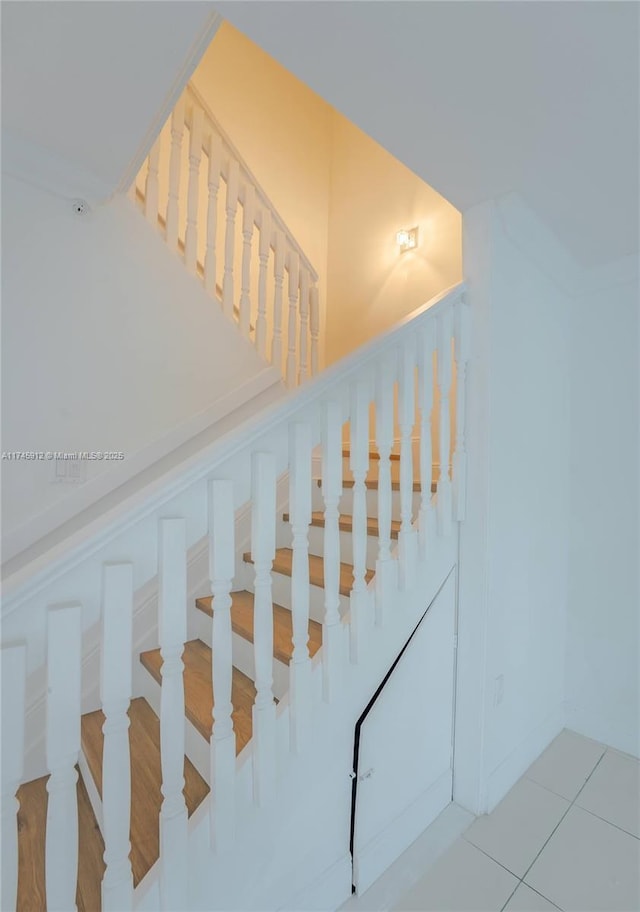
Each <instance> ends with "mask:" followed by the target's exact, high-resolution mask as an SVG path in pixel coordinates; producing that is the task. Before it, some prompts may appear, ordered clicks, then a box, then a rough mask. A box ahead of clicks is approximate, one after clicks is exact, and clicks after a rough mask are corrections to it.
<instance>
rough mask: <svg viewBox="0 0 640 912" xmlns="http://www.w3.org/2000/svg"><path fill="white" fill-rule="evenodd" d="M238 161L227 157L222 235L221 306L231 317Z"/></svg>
mask: <svg viewBox="0 0 640 912" xmlns="http://www.w3.org/2000/svg"><path fill="white" fill-rule="evenodd" d="M239 179H240V176H239V168H238V162H237V161H236V160H235V158H230V159H229V171H228V175H227V202H226V215H227V226H226V232H225V236H224V277H223V279H222V307H223V310H224V312H225V313H226V314H227V315H228V316H229V317H231V318H232V319H233V316H234V313H233V298H234V292H233V253H234V249H235V232H236V212H237V210H238V182H239Z"/></svg>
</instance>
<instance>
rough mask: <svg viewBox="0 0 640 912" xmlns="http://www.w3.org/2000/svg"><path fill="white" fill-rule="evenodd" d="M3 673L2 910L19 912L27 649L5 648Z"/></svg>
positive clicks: (1, 657)
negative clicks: (20, 792) (19, 818)
mask: <svg viewBox="0 0 640 912" xmlns="http://www.w3.org/2000/svg"><path fill="white" fill-rule="evenodd" d="M0 662H1V663H2V664H1V666H0V670H1V671H2V742H1V745H0V747H1V750H2V766H1V767H0V773H1V774H2V853H1V859H2V892H1V894H0V897H1V905H0V908H2V909H15V908H16V898H17V895H18V821H17V813H18V810H19V807H20V805H19V803H18V799H17V798H16V792H17V790H18V787H19V785H20V782H21V781H22V776H23V772H24V716H25V710H26V704H25V688H26V675H27V648H26V646H24V645H18V646H5V647H4V648H3V649H2V650H1V651H0Z"/></svg>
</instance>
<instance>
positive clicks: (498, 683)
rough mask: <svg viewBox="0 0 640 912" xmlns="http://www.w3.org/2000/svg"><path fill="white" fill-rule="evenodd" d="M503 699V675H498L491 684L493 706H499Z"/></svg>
mask: <svg viewBox="0 0 640 912" xmlns="http://www.w3.org/2000/svg"><path fill="white" fill-rule="evenodd" d="M503 697H504V675H498V677H497V678H496V679H495V681H494V682H493V705H494V707H497V706H500V704H501V703H502V698H503Z"/></svg>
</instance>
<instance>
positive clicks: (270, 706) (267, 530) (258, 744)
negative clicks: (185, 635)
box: [251, 453, 276, 807]
mask: <svg viewBox="0 0 640 912" xmlns="http://www.w3.org/2000/svg"><path fill="white" fill-rule="evenodd" d="M251 500H252V504H253V509H252V514H251V556H252V559H253V562H254V565H255V584H254V592H255V594H254V603H253V635H254V654H255V666H256V682H255V683H256V699H255V703H254V705H253V737H254V741H255V753H254V755H253V787H254V799H255V801H256V803H257V804H258V805H259V806H261V807H264V806H265V805H267V804H268V803H269V802H270V801H272V800H273V798H274V796H275V782H276V705H275V703H274V700H273V602H272V597H271V567H272V564H273V559H274V557H275V552H276V532H275V521H276V470H275V460H274V457H273V454H271V453H254V454H253V464H252V477H251Z"/></svg>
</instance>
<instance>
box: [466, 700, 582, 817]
mask: <svg viewBox="0 0 640 912" xmlns="http://www.w3.org/2000/svg"><path fill="white" fill-rule="evenodd" d="M564 724H565V719H564V706H563V705H560V706H558V707H557V708H556V709H554V710H553V712H551V713H549V715H548V716H547V718H546V719H545V720H544V722H542V723H541V724H540V725H538V726H536V728H534V729H533V730H532V731H531V732H530V733H529V734H528V735H527V736H526V738H524V739H523V740H522V741H521V742H520V744H519V745H518V747H517V748H516V749H515V750H513V751H512V752H511V753H510V754H509V756H508V757H506V758H505V759H504V760H503V761H502V763H500V765H499V766H497V767H496V769H494V771H493V772H492V773H491V774H490V776H489V777H488V779H487V783H486V786H485V800H484V802H483V804H484V807H483V811H484V813H486V814H490V813H491V811H492V810H493V809H494V808H495V806H496V805H497V804H499V802H500V801H502V799H503V798H504V796H505V795H506V794H507V792H508V791H509V789H510V788H512V786H514V785H515V783H516V782H517V781H518V779H519V778H520V776H522V775H523V773H525V772H526V771H527V770H528V769H529V767H530V766H531V764H532V763H533V761H534V760H537V758H538V757H539V756H540V754H541V753H542V751H543V750H545V748H547V747H548V746H549V744H550V743H551V742H552V741H553V739H554V738H555V737H556V735H558V734H559V733H560V732H561V731H562V729H563V728H564Z"/></svg>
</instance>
